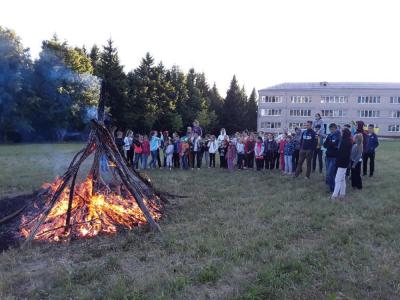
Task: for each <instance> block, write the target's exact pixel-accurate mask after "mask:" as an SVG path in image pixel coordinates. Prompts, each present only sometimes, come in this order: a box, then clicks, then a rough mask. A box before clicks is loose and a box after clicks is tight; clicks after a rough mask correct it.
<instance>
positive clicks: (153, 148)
mask: <svg viewBox="0 0 400 300" xmlns="http://www.w3.org/2000/svg"><path fill="white" fill-rule="evenodd" d="M160 143H161V138H159V137H158V136H157V130H154V131H153V132H152V133H151V140H150V153H151V162H150V168H152V169H155V168H156V166H157V161H158V159H159V155H160V152H159V149H160ZM159 167H161V165H159Z"/></svg>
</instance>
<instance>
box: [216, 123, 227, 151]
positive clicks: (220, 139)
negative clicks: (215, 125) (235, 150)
mask: <svg viewBox="0 0 400 300" xmlns="http://www.w3.org/2000/svg"><path fill="white" fill-rule="evenodd" d="M226 136H227V135H226V130H225V128H221V131H220V134H219V136H218V138H217V142H218V147H219V146H221V144H222V142H223V141H224V140H225V137H226Z"/></svg>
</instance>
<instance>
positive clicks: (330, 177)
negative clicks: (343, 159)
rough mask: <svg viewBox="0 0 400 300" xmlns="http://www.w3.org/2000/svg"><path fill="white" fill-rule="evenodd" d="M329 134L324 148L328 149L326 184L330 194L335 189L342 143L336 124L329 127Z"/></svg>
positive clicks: (326, 156)
mask: <svg viewBox="0 0 400 300" xmlns="http://www.w3.org/2000/svg"><path fill="white" fill-rule="evenodd" d="M329 132H330V133H329V134H328V136H327V137H326V139H325V141H324V147H325V148H326V152H325V163H326V184H327V185H328V186H329V190H330V192H331V193H333V190H334V189H335V176H336V157H337V152H338V149H339V143H340V132H339V131H338V130H337V125H336V124H335V123H332V124H330V125H329Z"/></svg>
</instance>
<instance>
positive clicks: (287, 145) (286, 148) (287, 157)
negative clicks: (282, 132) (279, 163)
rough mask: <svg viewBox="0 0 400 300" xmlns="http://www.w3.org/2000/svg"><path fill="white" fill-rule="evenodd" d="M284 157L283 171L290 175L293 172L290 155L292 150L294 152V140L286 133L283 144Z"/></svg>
mask: <svg viewBox="0 0 400 300" xmlns="http://www.w3.org/2000/svg"><path fill="white" fill-rule="evenodd" d="M283 151H284V153H283V154H284V159H285V164H284V165H285V170H284V173H285V174H286V175H292V173H293V160H292V156H293V152H294V142H293V137H292V136H291V135H290V134H288V136H287V138H286V143H285V146H284V150H283Z"/></svg>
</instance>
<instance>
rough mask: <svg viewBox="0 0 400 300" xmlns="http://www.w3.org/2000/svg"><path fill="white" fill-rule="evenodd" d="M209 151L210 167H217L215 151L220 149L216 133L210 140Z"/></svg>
mask: <svg viewBox="0 0 400 300" xmlns="http://www.w3.org/2000/svg"><path fill="white" fill-rule="evenodd" d="M207 146H208V153H209V155H210V164H209V166H208V167H209V168H211V167H213V168H215V153H217V151H218V142H217V141H216V140H215V135H212V136H211V139H210V141H209V142H208V145H207Z"/></svg>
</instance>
